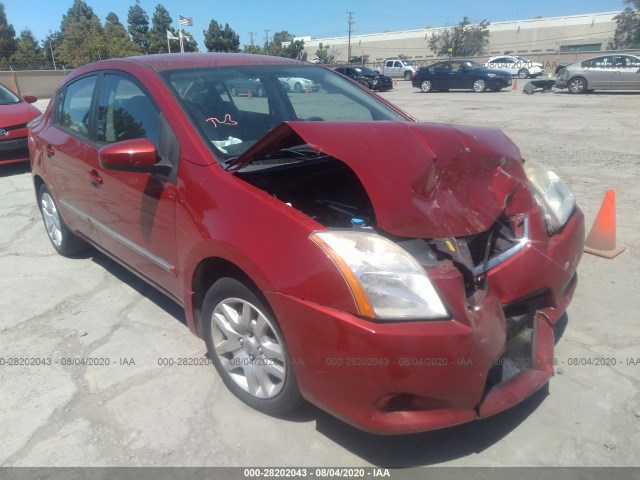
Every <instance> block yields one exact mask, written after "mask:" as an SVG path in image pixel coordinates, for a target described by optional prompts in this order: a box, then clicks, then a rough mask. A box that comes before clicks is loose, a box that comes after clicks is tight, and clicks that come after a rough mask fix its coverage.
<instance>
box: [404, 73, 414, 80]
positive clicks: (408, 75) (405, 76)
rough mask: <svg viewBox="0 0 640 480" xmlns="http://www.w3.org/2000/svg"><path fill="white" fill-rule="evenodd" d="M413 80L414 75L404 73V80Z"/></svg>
mask: <svg viewBox="0 0 640 480" xmlns="http://www.w3.org/2000/svg"><path fill="white" fill-rule="evenodd" d="M412 78H413V73H411V72H404V79H405V80H407V81H409V80H411V79H412Z"/></svg>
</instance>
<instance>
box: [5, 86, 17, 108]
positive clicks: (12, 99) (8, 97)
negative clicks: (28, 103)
mask: <svg viewBox="0 0 640 480" xmlns="http://www.w3.org/2000/svg"><path fill="white" fill-rule="evenodd" d="M19 102H20V99H19V98H18V97H17V96H16V95H15V94H14V93H13V92H12V91H11V90H9V89H8V88H6V87H4V86H3V85H0V105H9V104H11V103H19Z"/></svg>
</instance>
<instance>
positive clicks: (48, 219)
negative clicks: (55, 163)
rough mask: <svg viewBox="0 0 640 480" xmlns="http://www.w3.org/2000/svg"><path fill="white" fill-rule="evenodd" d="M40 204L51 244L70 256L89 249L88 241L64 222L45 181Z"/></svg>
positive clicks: (58, 250)
mask: <svg viewBox="0 0 640 480" xmlns="http://www.w3.org/2000/svg"><path fill="white" fill-rule="evenodd" d="M38 205H39V207H40V213H41V214H42V220H43V221H44V227H45V229H46V230H47V235H48V236H49V240H50V241H51V245H53V248H55V249H56V251H57V252H58V253H59V254H60V255H63V256H65V257H68V256H71V255H73V254H76V253H80V252H82V251H83V250H86V249H87V247H88V245H87V243H86V242H85V241H84V240H82V239H81V238H80V237H78V236H76V235H75V234H74V233H73V232H72V231H71V230H69V227H67V224H66V223H64V220H63V219H62V216H61V215H60V211H59V210H58V207H57V205H56V202H55V201H54V200H53V196H52V195H51V191H50V190H49V188H48V187H47V186H46V185H45V184H44V183H43V184H42V185H41V186H40V190H38Z"/></svg>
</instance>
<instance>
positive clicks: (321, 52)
mask: <svg viewBox="0 0 640 480" xmlns="http://www.w3.org/2000/svg"><path fill="white" fill-rule="evenodd" d="M329 48H330V47H329V45H323V44H322V42H320V45H318V50H317V51H316V57H318V63H323V64H326V63H334V62H335V61H336V55H335V53H334V50H333V49H331V52H330V51H329Z"/></svg>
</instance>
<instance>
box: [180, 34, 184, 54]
mask: <svg viewBox="0 0 640 480" xmlns="http://www.w3.org/2000/svg"><path fill="white" fill-rule="evenodd" d="M179 33H180V35H179V37H180V53H184V41H183V39H182V30H180V32H179Z"/></svg>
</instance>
